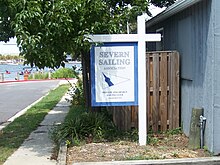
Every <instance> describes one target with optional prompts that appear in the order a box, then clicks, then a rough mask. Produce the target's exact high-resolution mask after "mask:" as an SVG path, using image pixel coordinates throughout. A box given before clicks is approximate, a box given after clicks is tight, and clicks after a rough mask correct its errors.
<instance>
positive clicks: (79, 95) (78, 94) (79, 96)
mask: <svg viewBox="0 0 220 165" xmlns="http://www.w3.org/2000/svg"><path fill="white" fill-rule="evenodd" d="M70 95H71V97H72V101H71V103H72V105H85V98H84V95H83V82H82V80H81V79H78V81H77V83H76V86H75V91H74V93H71V94H70Z"/></svg>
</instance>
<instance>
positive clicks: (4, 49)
mask: <svg viewBox="0 0 220 165" xmlns="http://www.w3.org/2000/svg"><path fill="white" fill-rule="evenodd" d="M149 10H150V11H151V13H152V15H153V16H155V15H157V14H159V13H160V12H162V11H163V10H164V8H162V9H161V8H158V7H155V6H153V5H151V6H149ZM0 54H3V55H8V54H11V55H18V54H19V49H18V47H17V44H16V39H15V38H12V39H10V41H9V42H7V43H5V42H0Z"/></svg>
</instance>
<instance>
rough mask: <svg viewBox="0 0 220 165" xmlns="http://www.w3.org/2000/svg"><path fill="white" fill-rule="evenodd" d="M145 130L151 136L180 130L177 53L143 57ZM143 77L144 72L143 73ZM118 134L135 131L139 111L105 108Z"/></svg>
mask: <svg viewBox="0 0 220 165" xmlns="http://www.w3.org/2000/svg"><path fill="white" fill-rule="evenodd" d="M146 68H147V70H146V74H147V76H146V77H147V84H146V85H147V114H146V115H147V126H148V129H147V130H148V131H149V130H152V131H153V132H154V133H157V132H158V131H159V130H160V131H166V130H167V129H174V128H178V127H179V123H180V121H179V53H178V52H176V51H158V52H147V53H146ZM143 74H144V72H143ZM108 110H109V111H110V112H111V113H112V115H113V121H114V123H115V124H116V125H117V126H118V128H119V129H121V130H130V129H131V128H138V107H135V106H126V107H108Z"/></svg>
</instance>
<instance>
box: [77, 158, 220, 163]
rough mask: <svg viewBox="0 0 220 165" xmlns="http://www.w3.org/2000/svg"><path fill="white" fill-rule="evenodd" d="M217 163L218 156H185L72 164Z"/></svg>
mask: <svg viewBox="0 0 220 165" xmlns="http://www.w3.org/2000/svg"><path fill="white" fill-rule="evenodd" d="M103 164H105V165H174V164H175V165H176V164H177V165H186V164H190V165H219V164H220V157H208V158H204V157H203V158H186V159H164V160H135V161H113V162H110V161H109V162H82V163H73V165H103Z"/></svg>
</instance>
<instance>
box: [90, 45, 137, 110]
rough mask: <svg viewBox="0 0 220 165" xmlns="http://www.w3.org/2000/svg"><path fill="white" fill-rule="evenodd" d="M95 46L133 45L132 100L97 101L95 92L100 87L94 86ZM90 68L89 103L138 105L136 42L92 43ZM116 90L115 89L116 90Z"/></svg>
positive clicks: (95, 78) (98, 104)
mask: <svg viewBox="0 0 220 165" xmlns="http://www.w3.org/2000/svg"><path fill="white" fill-rule="evenodd" d="M97 47H100V48H101V47H108V48H120V47H133V51H134V52H133V53H134V56H133V57H132V58H133V64H131V65H133V76H134V77H133V78H134V80H133V81H132V82H134V84H132V87H133V93H132V94H133V100H132V101H124V100H121V101H112V102H111V101H109V100H108V101H99V100H98V99H97V92H98V94H99V92H102V91H101V90H100V89H97V88H96V84H97V82H96V81H97V77H96V76H97V75H96V69H95V67H96V65H97V61H96V58H95V56H96V52H95V48H97ZM90 59H91V60H90V68H91V104H92V106H131V105H138V42H105V43H102V44H101V45H98V46H96V45H93V46H92V48H91V50H90ZM116 92H117V91H116Z"/></svg>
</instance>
